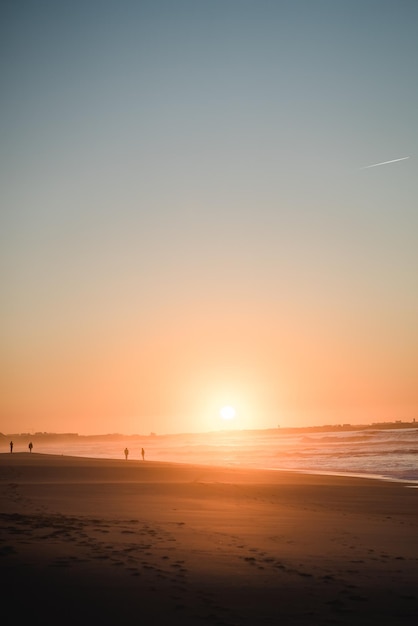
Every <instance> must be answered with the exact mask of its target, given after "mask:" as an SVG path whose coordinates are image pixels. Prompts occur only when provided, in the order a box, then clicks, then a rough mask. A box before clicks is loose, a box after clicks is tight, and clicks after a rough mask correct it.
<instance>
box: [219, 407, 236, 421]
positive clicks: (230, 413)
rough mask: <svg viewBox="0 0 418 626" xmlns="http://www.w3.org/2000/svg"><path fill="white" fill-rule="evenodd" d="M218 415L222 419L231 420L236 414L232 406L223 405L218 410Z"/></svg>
mask: <svg viewBox="0 0 418 626" xmlns="http://www.w3.org/2000/svg"><path fill="white" fill-rule="evenodd" d="M219 415H220V416H221V417H222V419H224V420H232V419H234V417H235V415H236V411H235V409H234V407H233V406H223V407H222V408H221V410H220V411H219Z"/></svg>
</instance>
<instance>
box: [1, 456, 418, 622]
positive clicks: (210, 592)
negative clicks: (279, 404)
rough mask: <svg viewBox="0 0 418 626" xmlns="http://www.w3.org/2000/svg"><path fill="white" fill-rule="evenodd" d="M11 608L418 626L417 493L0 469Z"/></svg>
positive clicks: (169, 468) (145, 467) (21, 613)
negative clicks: (409, 625) (416, 625)
mask: <svg viewBox="0 0 418 626" xmlns="http://www.w3.org/2000/svg"><path fill="white" fill-rule="evenodd" d="M0 496H1V497H0V502H1V504H0V538H1V544H0V563H1V570H2V579H3V581H4V582H3V583H2V588H3V608H4V609H6V608H7V607H8V609H9V610H10V611H11V615H12V618H14V619H17V618H18V617H26V618H33V617H35V616H36V617H37V618H38V619H40V620H41V621H42V622H43V623H44V624H53V623H54V624H56V623H59V624H73V623H75V622H78V623H81V624H88V623H91V622H94V623H95V624H96V623H97V624H117V623H127V622H129V621H132V620H134V621H135V622H137V623H141V622H143V623H147V624H170V625H174V626H175V625H177V624H179V625H180V624H181V625H182V626H188V625H195V624H214V625H215V624H216V625H218V626H247V625H264V624H265V625H267V624H286V625H293V624H295V625H296V624H315V625H316V624H354V623H355V624H393V625H395V624H411V625H412V624H415V623H416V621H417V618H418V503H417V499H418V490H417V489H416V488H413V485H411V486H409V484H408V483H407V482H392V481H384V480H375V479H371V478H360V477H349V476H333V475H321V474H309V473H299V472H287V471H273V470H270V471H267V470H265V471H264V470H255V469H242V468H236V467H234V468H229V467H225V468H223V467H215V466H203V465H192V464H180V463H164V462H157V461H147V460H145V461H142V460H125V459H123V460H122V459H120V460H118V459H97V458H82V457H71V456H65V455H52V454H39V453H29V452H17V453H13V454H10V453H2V454H0Z"/></svg>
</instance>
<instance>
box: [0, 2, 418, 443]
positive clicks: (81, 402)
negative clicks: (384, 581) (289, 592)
mask: <svg viewBox="0 0 418 626" xmlns="http://www.w3.org/2000/svg"><path fill="white" fill-rule="evenodd" d="M0 22H1V32H0V46H1V55H0V59H1V61H0V62H1V85H2V89H1V96H0V97H1V105H0V111H1V113H0V132H1V141H0V158H1V171H0V175H1V181H0V183H1V184H0V187H1V189H0V194H1V207H2V209H1V270H2V300H3V303H2V318H3V322H2V345H3V347H2V350H1V352H2V357H1V364H2V369H3V372H4V375H3V380H4V389H3V393H2V395H3V401H2V408H1V414H0V431H2V432H20V431H26V430H30V429H35V430H48V431H51V430H53V431H56V432H63V431H65V432H67V431H79V432H86V433H88V432H116V431H118V432H126V433H129V432H139V433H141V432H145V433H148V432H149V431H156V432H179V431H180V432H184V431H190V430H209V429H216V428H217V427H219V415H218V409H219V407H220V406H222V405H223V404H233V405H234V406H236V409H237V418H236V421H235V425H236V427H251V428H252V427H260V428H263V427H269V426H274V425H276V424H277V423H281V424H282V425H304V424H311V423H324V422H327V423H339V422H340V421H344V422H353V423H355V422H356V421H357V422H364V421H367V422H369V421H375V420H377V419H401V418H408V419H411V418H412V417H415V416H416V417H418V384H417V382H418V380H417V378H418V375H417V373H418V331H417V323H416V320H417V319H418V245H417V241H418V206H417V195H418V194H417V190H418V176H417V158H416V157H417V147H418V124H417V111H418V76H417V74H418V71H417V60H418V37H417V28H418V3H417V2H416V1H415V0H398V1H394V0H393V1H385V0H381V1H371V0H362V1H360V0H350V1H348V0H347V1H342V0H341V1H339V0H333V1H331V0H329V1H322V0H318V1H315V0H311V1H308V0H305V1H303V0H300V1H298V0H295V1H288V2H284V1H280V0H276V1H273V0H270V1H267V0H257V1H255V0H254V1H249V0H248V1H246V0H222V1H218V0H211V1H209V0H207V1H199V0H190V1H187V0H183V1H182V0H180V1H174V0H172V1H168V0H167V1H159V0H153V1H151V0H150V1H142V2H141V1H136V2H134V1H131V2H129V1H124V0H121V1H118V2H116V1H115V2H113V1H101V2H99V1H98V0H91V1H89V0H85V1H83V2H81V1H78V0H74V1H73V2H71V3H69V2H62V1H60V0H55V1H50V2H49V1H45V2H42V1H40V2H25V1H22V2H18V3H17V2H3V3H2V7H1V20H0ZM405 156H408V157H410V158H409V159H406V160H404V161H399V162H396V163H392V164H387V165H382V166H379V167H375V168H370V169H361V168H363V167H365V166H367V165H370V164H375V163H379V162H383V161H388V160H392V159H397V158H401V157H405Z"/></svg>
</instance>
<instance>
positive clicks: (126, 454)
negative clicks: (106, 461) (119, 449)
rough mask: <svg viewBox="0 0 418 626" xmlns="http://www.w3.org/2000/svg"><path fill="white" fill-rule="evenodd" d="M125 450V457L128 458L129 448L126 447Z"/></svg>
mask: <svg viewBox="0 0 418 626" xmlns="http://www.w3.org/2000/svg"><path fill="white" fill-rule="evenodd" d="M124 452H125V459H126V460H128V454H129V450H128V448H125V450H124Z"/></svg>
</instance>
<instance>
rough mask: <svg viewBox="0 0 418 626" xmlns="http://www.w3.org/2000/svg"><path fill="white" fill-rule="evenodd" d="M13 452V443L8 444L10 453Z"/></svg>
mask: <svg viewBox="0 0 418 626" xmlns="http://www.w3.org/2000/svg"><path fill="white" fill-rule="evenodd" d="M12 452H13V441H11V442H10V453H12Z"/></svg>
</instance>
